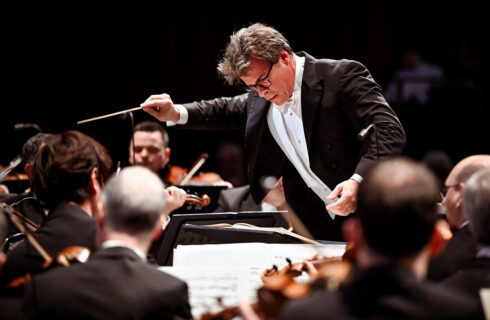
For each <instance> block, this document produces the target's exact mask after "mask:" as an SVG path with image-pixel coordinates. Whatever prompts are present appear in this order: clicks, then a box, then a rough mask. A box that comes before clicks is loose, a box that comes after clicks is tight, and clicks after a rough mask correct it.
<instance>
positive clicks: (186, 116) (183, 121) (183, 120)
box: [167, 104, 189, 127]
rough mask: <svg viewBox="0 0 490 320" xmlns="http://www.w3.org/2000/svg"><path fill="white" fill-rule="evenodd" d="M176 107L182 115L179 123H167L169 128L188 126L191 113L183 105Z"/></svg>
mask: <svg viewBox="0 0 490 320" xmlns="http://www.w3.org/2000/svg"><path fill="white" fill-rule="evenodd" d="M175 107H176V108H177V109H178V110H179V113H180V118H179V121H167V126H168V127H171V126H175V125H177V124H186V123H187V120H188V119H189V113H188V112H187V109H186V108H185V107H184V106H183V105H181V104H176V105H175Z"/></svg>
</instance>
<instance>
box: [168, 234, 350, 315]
mask: <svg viewBox="0 0 490 320" xmlns="http://www.w3.org/2000/svg"><path fill="white" fill-rule="evenodd" d="M345 248H346V244H345V243H338V244H328V245H320V246H319V245H311V244H276V243H273V244H272V243H231V244H208V245H179V246H177V248H176V249H175V250H174V261H173V267H160V270H162V271H165V272H168V273H170V274H173V275H174V276H176V277H178V278H180V279H182V280H184V281H186V282H187V284H188V287H189V300H190V304H191V308H192V315H193V316H194V318H198V317H199V316H201V315H202V314H203V313H204V312H206V311H208V312H216V311H219V310H221V309H222V307H221V306H220V305H219V303H218V300H217V298H218V297H221V298H222V303H223V305H224V306H237V305H238V300H239V298H243V297H246V298H248V300H249V301H251V302H252V303H253V302H256V301H257V289H258V288H259V287H260V286H262V281H261V279H260V276H261V274H262V272H263V271H264V270H266V269H268V268H270V267H272V265H276V266H277V267H278V268H283V267H285V266H286V265H287V264H288V263H287V262H286V258H289V259H290V260H291V262H292V263H297V262H302V261H303V260H304V259H306V258H311V257H312V256H314V255H315V254H317V253H320V254H324V255H327V256H330V257H338V256H342V255H343V254H344V252H345ZM296 280H297V281H301V282H307V281H308V280H309V279H308V276H307V275H306V274H304V275H302V276H300V277H298V278H296Z"/></svg>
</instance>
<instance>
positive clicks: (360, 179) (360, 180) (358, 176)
mask: <svg viewBox="0 0 490 320" xmlns="http://www.w3.org/2000/svg"><path fill="white" fill-rule="evenodd" d="M350 178H351V179H352V180H354V181H357V182H358V183H359V184H361V183H362V180H364V178H363V177H361V176H360V175H358V174H357V173H354V174H353V175H352V177H350Z"/></svg>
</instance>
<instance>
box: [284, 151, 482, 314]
mask: <svg viewBox="0 0 490 320" xmlns="http://www.w3.org/2000/svg"><path fill="white" fill-rule="evenodd" d="M438 200H439V190H438V185H437V182H436V179H435V177H434V176H433V174H432V173H430V171H429V170H428V169H427V168H426V167H424V166H423V165H421V164H416V163H414V162H413V161H410V160H406V159H393V160H387V161H384V162H381V163H379V164H378V165H376V166H375V167H374V168H373V169H372V171H370V172H369V173H368V174H367V176H366V177H365V179H364V182H363V183H362V184H361V186H360V189H359V197H358V201H359V212H358V218H352V219H349V220H348V221H346V222H345V223H344V233H345V237H346V239H347V240H348V241H349V242H351V243H353V245H354V248H355V260H356V264H357V268H355V269H354V271H353V273H352V274H351V278H350V280H349V281H348V282H347V283H346V284H344V285H341V286H340V287H339V288H338V291H335V292H330V291H327V290H325V291H318V292H315V293H313V294H311V295H310V296H308V297H306V298H304V299H295V300H290V301H289V302H288V303H287V304H286V305H285V307H284V308H283V309H282V310H281V313H280V315H279V319H281V320H284V319H361V318H362V319H473V317H474V316H475V314H476V313H477V311H478V306H477V305H476V304H474V303H472V301H471V300H469V299H467V298H466V297H465V296H460V295H458V294H457V293H455V292H452V291H451V290H447V289H441V288H438V287H437V286H436V285H435V284H431V283H429V282H425V281H423V279H422V278H424V277H425V274H426V272H427V263H428V260H429V257H430V255H431V254H434V253H436V252H437V251H438V250H439V249H440V246H441V245H442V241H443V240H442V236H441V235H440V233H439V231H438V225H439V224H440V221H437V213H436V203H437V202H438Z"/></svg>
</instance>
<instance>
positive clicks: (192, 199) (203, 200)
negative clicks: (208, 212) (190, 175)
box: [184, 193, 211, 207]
mask: <svg viewBox="0 0 490 320" xmlns="http://www.w3.org/2000/svg"><path fill="white" fill-rule="evenodd" d="M184 203H188V204H193V205H197V206H201V207H206V206H208V205H209V204H210V203H211V198H210V197H209V196H208V195H207V194H203V195H202V197H199V196H196V195H194V194H189V193H188V194H187V195H186V197H185V202H184Z"/></svg>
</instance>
